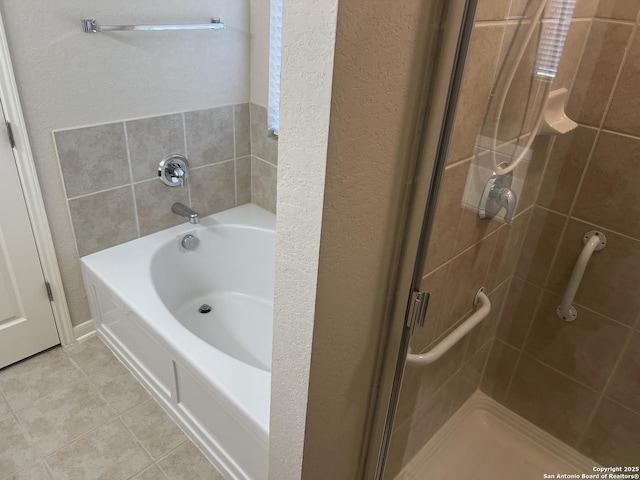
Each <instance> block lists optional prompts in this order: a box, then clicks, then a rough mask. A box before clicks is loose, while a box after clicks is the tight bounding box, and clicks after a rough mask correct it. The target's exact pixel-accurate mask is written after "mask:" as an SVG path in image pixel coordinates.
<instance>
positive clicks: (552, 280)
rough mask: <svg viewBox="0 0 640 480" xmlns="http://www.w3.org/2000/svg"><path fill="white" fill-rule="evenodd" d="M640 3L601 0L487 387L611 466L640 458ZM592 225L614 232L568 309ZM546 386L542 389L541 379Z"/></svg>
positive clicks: (551, 156) (552, 152)
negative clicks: (563, 309) (563, 312)
mask: <svg viewBox="0 0 640 480" xmlns="http://www.w3.org/2000/svg"><path fill="white" fill-rule="evenodd" d="M639 12H640V5H639V4H638V2H636V1H632V0H629V1H617V2H614V1H604V0H603V1H601V2H600V4H599V5H598V9H597V10H596V12H595V19H594V20H593V22H590V23H592V25H591V29H590V34H589V37H588V40H587V44H586V49H585V53H584V56H583V57H582V60H581V62H580V65H579V70H578V75H577V78H576V81H575V84H574V86H573V90H572V94H571V98H570V102H569V108H568V114H569V115H570V116H571V118H573V119H574V120H576V121H578V122H579V124H580V126H579V128H578V129H576V130H575V131H573V132H571V133H570V134H568V135H565V136H561V137H556V138H555V139H554V141H553V144H552V148H551V150H550V152H549V156H548V161H547V167H546V170H545V172H544V176H543V177H542V183H541V187H540V190H539V193H538V196H537V199H536V202H535V208H534V210H533V212H532V215H531V221H530V223H529V227H528V230H527V235H526V241H525V243H524V245H523V249H522V255H521V256H520V261H519V264H518V268H517V270H516V276H515V278H514V280H513V283H512V285H511V289H510V291H509V301H508V302H507V303H506V305H505V310H504V312H503V314H502V318H501V321H500V324H499V325H498V330H497V332H496V340H495V342H494V345H493V348H492V351H491V356H490V359H489V362H488V365H487V370H486V373H485V376H484V379H483V384H482V388H483V390H485V391H486V392H488V393H490V394H491V395H492V396H493V397H494V398H495V399H497V400H498V401H500V402H503V403H504V404H505V405H506V406H507V407H508V408H510V409H512V410H514V411H515V412H516V413H518V414H520V415H522V416H523V417H525V418H527V419H528V420H530V421H532V422H533V423H535V424H536V425H538V426H539V427H541V428H543V429H545V430H547V431H548V432H550V433H551V434H553V435H555V436H556V437H558V438H560V439H561V440H563V441H564V442H566V443H567V444H569V445H570V446H572V447H574V448H576V449H578V450H579V451H581V452H582V453H584V454H586V455H587V456H589V457H591V458H593V459H594V460H595V461H596V462H598V463H601V464H603V465H629V464H633V463H634V462H637V459H638V458H640V440H639V439H638V435H637V432H638V431H640V402H639V401H638V398H640V380H639V379H640V362H639V361H638V358H639V357H638V352H639V351H640V331H639V328H640V300H639V299H640V274H639V273H638V272H639V271H640V229H639V228H638V225H639V223H638V218H639V216H640V208H639V206H638V205H639V204H640V203H639V200H640V198H639V197H638V192H639V191H640V178H639V176H638V155H639V153H640V128H639V127H638V125H639V123H638V110H639V103H638V102H639V100H638V88H637V86H638V73H639V72H640V40H639V38H640V37H639V36H638V29H639V24H638V20H639V19H638V14H639ZM590 230H600V231H602V232H604V233H605V235H606V236H607V246H606V247H605V249H604V250H602V251H600V252H596V253H595V254H594V255H593V257H592V259H591V261H590V262H589V265H588V267H587V269H586V272H585V275H584V278H583V281H582V284H581V285H580V288H579V290H578V293H577V295H576V301H575V306H576V308H577V310H578V317H577V319H576V320H575V321H574V322H572V323H565V322H563V321H561V320H560V319H559V318H558V317H557V315H556V311H555V310H556V307H557V306H558V305H559V304H560V302H561V296H562V294H563V293H564V290H565V288H566V286H567V283H568V280H569V277H570V275H571V271H572V269H573V266H574V264H575V261H576V259H577V257H578V255H579V253H580V250H581V249H582V247H583V244H582V237H583V235H584V234H585V233H586V232H587V231H590ZM540 385H544V388H542V389H540V388H537V386H540Z"/></svg>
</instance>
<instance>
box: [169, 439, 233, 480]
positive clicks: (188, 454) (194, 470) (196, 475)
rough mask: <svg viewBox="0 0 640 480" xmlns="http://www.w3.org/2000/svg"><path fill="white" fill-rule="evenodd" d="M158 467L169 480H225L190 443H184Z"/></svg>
mask: <svg viewBox="0 0 640 480" xmlns="http://www.w3.org/2000/svg"><path fill="white" fill-rule="evenodd" d="M158 465H159V466H160V468H161V469H162V471H163V472H164V473H165V475H166V476H167V478H168V479H169V480H196V479H198V480H199V479H202V480H205V479H206V480H225V479H224V477H223V476H222V475H221V474H220V472H218V471H217V470H216V469H215V467H214V466H213V465H211V463H209V460H207V459H206V458H205V457H204V455H202V453H200V450H198V449H197V448H196V447H195V445H194V444H193V443H191V442H185V443H184V444H182V445H181V446H179V447H178V448H176V449H175V450H174V451H173V452H171V453H170V454H169V455H167V456H166V457H165V458H163V459H162V461H160V462H158Z"/></svg>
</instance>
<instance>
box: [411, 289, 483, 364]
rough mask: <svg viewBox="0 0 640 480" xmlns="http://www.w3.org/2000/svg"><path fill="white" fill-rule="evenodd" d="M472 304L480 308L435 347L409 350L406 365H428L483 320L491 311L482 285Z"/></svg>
mask: <svg viewBox="0 0 640 480" xmlns="http://www.w3.org/2000/svg"><path fill="white" fill-rule="evenodd" d="M473 304H474V305H476V306H477V305H480V308H479V309H478V310H476V311H475V312H474V313H473V315H471V316H470V317H469V318H467V319H466V320H465V321H464V322H462V323H461V324H460V325H459V326H458V328H456V329H455V330H454V331H453V332H451V333H450V334H449V335H447V336H446V337H445V338H444V339H442V340H441V341H440V343H438V344H437V345H436V346H435V347H433V348H432V349H431V350H429V351H428V352H426V353H420V354H414V353H411V351H409V354H408V355H407V365H412V366H420V365H429V364H431V363H433V362H435V361H436V360H438V359H439V358H440V357H441V356H442V355H444V354H445V353H447V352H448V351H449V350H450V349H451V348H452V347H453V346H454V345H455V344H456V343H458V342H459V341H460V339H462V338H463V337H464V336H465V335H466V334H467V333H469V332H470V331H471V330H472V329H473V328H474V327H475V326H476V325H478V324H479V323H480V322H481V321H482V320H484V319H485V318H486V317H487V315H489V312H491V300H489V297H487V295H486V294H485V293H484V287H482V288H481V289H480V290H478V292H477V293H476V296H475V297H474V299H473Z"/></svg>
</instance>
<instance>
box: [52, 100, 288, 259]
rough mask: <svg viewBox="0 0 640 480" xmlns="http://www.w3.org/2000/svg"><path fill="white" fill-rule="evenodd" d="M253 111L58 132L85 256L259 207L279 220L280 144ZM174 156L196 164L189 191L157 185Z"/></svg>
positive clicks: (262, 112)
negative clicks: (185, 212) (184, 212)
mask: <svg viewBox="0 0 640 480" xmlns="http://www.w3.org/2000/svg"><path fill="white" fill-rule="evenodd" d="M266 125H267V122H266V109H264V108H263V107H260V106H257V105H254V104H240V105H231V106H225V107H219V108H213V109H208V110H199V111H193V112H185V113H178V114H172V115H164V116H159V117H151V118H144V119H137V120H127V121H122V122H116V123H109V124H103V125H96V126H92V127H84V128H77V129H72V130H61V131H56V132H54V137H55V143H56V148H57V153H58V159H59V162H60V168H61V171H62V175H63V178H64V184H65V190H66V196H67V201H68V205H69V212H70V215H71V220H72V223H73V228H74V233H75V239H76V244H77V248H78V254H79V256H83V255H88V254H90V253H93V252H96V251H99V250H102V249H104V248H108V247H111V246H114V245H118V244H120V243H124V242H126V241H128V240H132V239H134V238H137V237H140V236H143V235H148V234H150V233H154V232H157V231H159V230H162V229H165V228H168V227H171V226H174V225H177V224H179V223H182V222H183V221H185V220H184V219H183V218H181V217H179V216H177V215H175V214H174V213H172V212H171V205H172V204H173V203H174V202H182V203H184V204H185V205H188V206H190V207H191V208H193V209H194V210H196V211H197V212H198V213H199V214H200V215H201V216H206V215H210V214H212V213H215V212H219V211H222V210H226V209H228V208H232V207H235V206H237V205H242V204H245V203H249V202H254V203H256V204H258V205H260V206H261V207H263V208H266V209H268V210H270V211H272V212H274V213H275V200H276V191H275V189H276V169H277V167H276V165H277V142H276V141H275V140H273V139H271V138H267V126H266ZM170 153H181V154H183V155H185V156H186V157H187V159H188V162H189V173H188V182H187V185H186V186H185V188H179V187H175V188H172V187H168V186H166V185H164V184H163V183H162V182H161V181H160V180H159V178H158V173H157V169H158V163H159V162H160V160H162V158H164V157H165V156H166V155H168V154H170Z"/></svg>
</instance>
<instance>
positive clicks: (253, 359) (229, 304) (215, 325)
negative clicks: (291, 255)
mask: <svg viewBox="0 0 640 480" xmlns="http://www.w3.org/2000/svg"><path fill="white" fill-rule="evenodd" d="M188 233H190V234H192V235H195V236H196V237H198V239H199V240H200V243H199V245H198V247H197V248H195V249H194V250H186V249H184V248H183V247H182V246H181V244H180V240H181V238H182V237H183V236H184V234H181V235H178V236H176V237H175V238H174V239H171V240H169V241H167V242H165V244H164V245H162V246H161V247H160V248H159V249H158V250H157V251H156V253H155V254H154V255H153V258H152V260H151V278H152V282H153V285H154V288H155V289H156V291H157V293H158V296H159V298H160V299H161V301H162V302H163V304H164V305H165V306H166V308H167V309H168V310H169V311H170V312H171V313H172V315H173V316H174V317H175V318H176V319H177V320H178V321H179V322H180V323H181V324H182V325H184V326H185V327H186V328H187V329H188V330H189V331H191V332H192V333H194V334H195V335H196V336H198V337H199V338H201V339H202V340H204V341H206V342H207V343H209V344H210V345H212V346H214V347H215V348H217V349H218V350H220V351H222V352H224V353H226V354H227V355H231V356H233V357H235V358H237V359H239V360H240V361H243V362H245V363H247V364H249V365H252V366H254V367H256V368H260V369H262V370H266V371H270V367H271V343H272V342H271V340H272V325H273V288H274V278H273V271H274V261H275V234H274V231H273V230H270V229H264V228H257V227H249V226H242V225H213V226H209V227H207V228H200V229H194V230H193V231H191V232H188ZM204 305H207V306H208V307H210V311H206V310H208V309H204V310H205V311H204V312H202V311H201V310H203V309H201V307H202V306H204Z"/></svg>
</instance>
